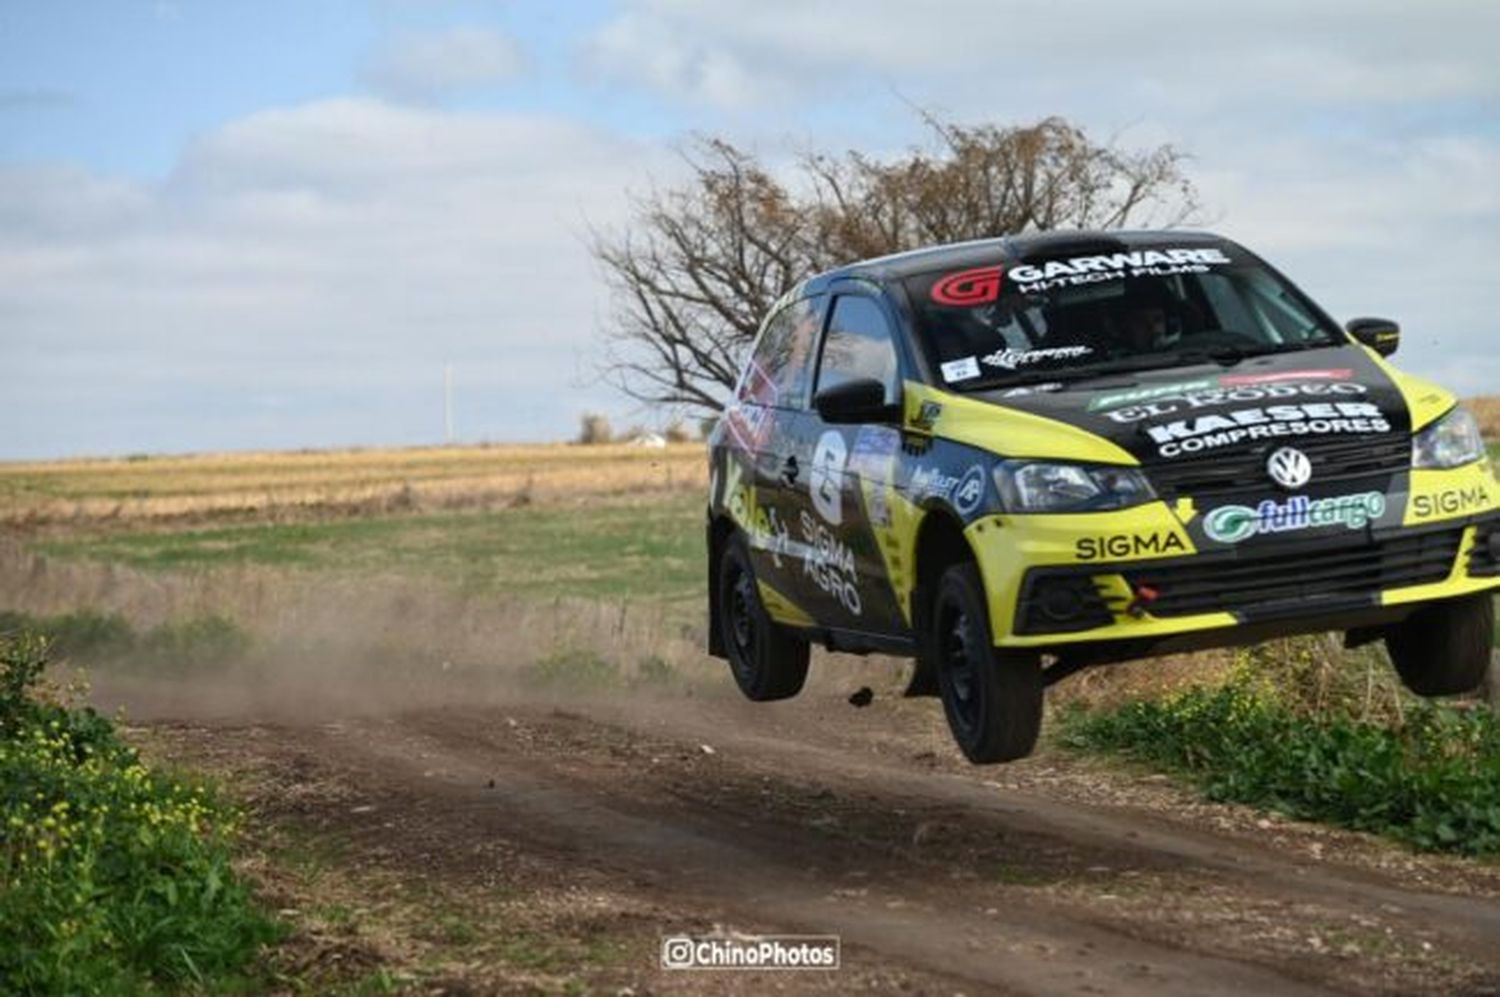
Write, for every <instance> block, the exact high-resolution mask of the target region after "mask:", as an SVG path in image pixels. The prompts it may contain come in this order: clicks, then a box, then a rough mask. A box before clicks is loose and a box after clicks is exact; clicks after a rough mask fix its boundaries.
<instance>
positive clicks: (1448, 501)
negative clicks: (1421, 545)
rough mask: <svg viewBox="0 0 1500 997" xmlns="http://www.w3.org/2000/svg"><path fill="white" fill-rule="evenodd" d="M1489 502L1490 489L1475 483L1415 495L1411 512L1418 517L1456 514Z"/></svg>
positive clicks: (1486, 504)
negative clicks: (1467, 486)
mask: <svg viewBox="0 0 1500 997" xmlns="http://www.w3.org/2000/svg"><path fill="white" fill-rule="evenodd" d="M1489 504H1490V493H1489V491H1488V490H1486V489H1485V487H1484V486H1483V485H1474V486H1472V487H1469V488H1451V489H1449V490H1448V491H1443V492H1436V493H1434V494H1431V495H1415V496H1413V497H1412V500H1411V514H1412V515H1413V516H1414V517H1415V518H1417V519H1431V518H1433V517H1434V516H1455V515H1457V514H1459V513H1462V512H1471V511H1473V510H1475V509H1483V508H1486V507H1488V506H1489Z"/></svg>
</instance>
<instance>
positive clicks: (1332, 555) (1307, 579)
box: [1110, 528, 1464, 616]
mask: <svg viewBox="0 0 1500 997" xmlns="http://www.w3.org/2000/svg"><path fill="white" fill-rule="evenodd" d="M1463 534H1464V531H1463V529H1462V528H1458V529H1440V530H1430V531H1426V532H1422V533H1407V534H1403V535H1400V536H1397V537H1393V538H1392V539H1389V540H1385V541H1382V542H1378V543H1367V544H1362V545H1360V546H1357V547H1350V546H1347V545H1345V546H1339V547H1327V548H1324V549H1318V548H1315V547H1313V546H1312V545H1310V544H1298V545H1293V546H1292V547H1290V548H1281V549H1278V550H1274V551H1255V552H1254V553H1249V552H1246V553H1245V554H1241V555H1239V556H1235V557H1223V556H1215V555H1205V556H1201V557H1198V558H1194V559H1193V560H1191V561H1185V562H1184V561H1179V562H1177V563H1175V564H1161V565H1143V566H1134V565H1126V566H1122V567H1121V569H1120V573H1121V574H1122V575H1124V577H1125V581H1126V584H1128V585H1129V586H1130V588H1131V591H1134V592H1139V591H1141V589H1142V588H1143V587H1146V588H1150V589H1154V590H1155V591H1156V593H1157V597H1156V598H1155V600H1153V601H1152V602H1151V604H1150V606H1149V612H1150V613H1151V615H1153V616H1191V615H1192V614H1194V613H1213V612H1222V611H1229V612H1245V611H1250V610H1253V609H1255V608H1257V607H1266V606H1268V605H1277V604H1293V603H1302V602H1307V601H1314V600H1326V599H1330V598H1339V597H1345V598H1347V597H1351V596H1365V595H1373V594H1374V593H1376V592H1380V591H1383V590H1385V589H1394V588H1405V587H1406V586H1408V585H1424V584H1428V583H1430V582H1440V581H1442V580H1443V579H1445V578H1447V577H1448V575H1449V573H1450V572H1452V570H1453V562H1454V560H1455V559H1456V558H1457V557H1458V546H1459V544H1460V542H1462V540H1463ZM1116 601H1118V600H1116ZM1110 608H1111V609H1115V610H1121V611H1123V610H1124V609H1125V608H1126V607H1124V606H1118V605H1112V606H1111V607H1110Z"/></svg>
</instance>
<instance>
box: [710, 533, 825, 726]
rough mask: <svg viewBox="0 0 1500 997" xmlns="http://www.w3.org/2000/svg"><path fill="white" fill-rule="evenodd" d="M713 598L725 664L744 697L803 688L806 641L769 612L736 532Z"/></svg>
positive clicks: (785, 694) (782, 695)
mask: <svg viewBox="0 0 1500 997" xmlns="http://www.w3.org/2000/svg"><path fill="white" fill-rule="evenodd" d="M715 598H716V599H718V601H719V613H718V616H719V628H720V635H721V636H722V637H723V640H724V653H725V656H726V657H727V658H728V659H729V670H730V671H731V672H732V673H733V674H734V681H735V684H736V685H738V686H739V687H740V692H742V693H744V694H745V698H747V699H750V700H754V701H755V702H757V703H764V702H770V701H771V700H776V699H789V698H790V697H792V696H795V695H797V693H799V692H801V691H802V684H803V683H804V682H806V681H807V663H808V658H809V655H810V651H809V648H808V644H807V641H806V640H805V639H803V638H802V637H799V636H798V635H797V634H795V633H793V632H791V631H789V630H787V629H786V628H785V627H783V626H780V625H779V624H777V623H776V622H775V621H774V620H772V619H771V617H770V616H769V615H767V613H766V609H765V606H763V605H762V604H761V601H760V590H759V589H758V588H757V586H756V583H755V572H754V570H753V569H752V568H751V567H750V554H749V551H748V550H747V549H746V546H745V540H744V537H743V536H741V535H740V534H735V535H734V536H733V537H732V538H731V539H730V541H729V542H728V543H727V544H726V545H725V549H724V554H723V556H722V557H721V558H720V559H719V575H718V583H717V586H716V591H715Z"/></svg>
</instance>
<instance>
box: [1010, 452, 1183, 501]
mask: <svg viewBox="0 0 1500 997" xmlns="http://www.w3.org/2000/svg"><path fill="white" fill-rule="evenodd" d="M995 487H996V488H997V489H998V490H999V492H1000V498H1001V500H1002V501H1003V502H1004V503H1005V508H1006V511H1007V512H1103V511H1105V510H1107V509H1125V508H1128V507H1129V506H1132V505H1140V504H1141V503H1142V502H1149V501H1151V500H1152V499H1154V498H1156V493H1155V492H1154V491H1152V490H1151V483H1150V482H1149V481H1147V480H1146V476H1145V475H1144V474H1142V473H1141V472H1140V471H1139V470H1138V469H1136V468H1133V467H1111V466H1107V465H1100V464H1095V465H1084V464H1041V463H1030V462H1026V461H1005V462H1003V463H1001V464H998V465H996V467H995Z"/></svg>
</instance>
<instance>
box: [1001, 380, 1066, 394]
mask: <svg viewBox="0 0 1500 997" xmlns="http://www.w3.org/2000/svg"><path fill="white" fill-rule="evenodd" d="M1062 387H1063V386H1062V382H1061V381H1048V382H1047V383H1046V384H1022V385H1019V386H1018V387H1014V388H1007V389H1006V390H1005V391H1002V392H1001V393H1000V397H1001V398H1025V397H1026V396H1027V395H1047V394H1051V393H1052V392H1054V391H1061V390H1062Z"/></svg>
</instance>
